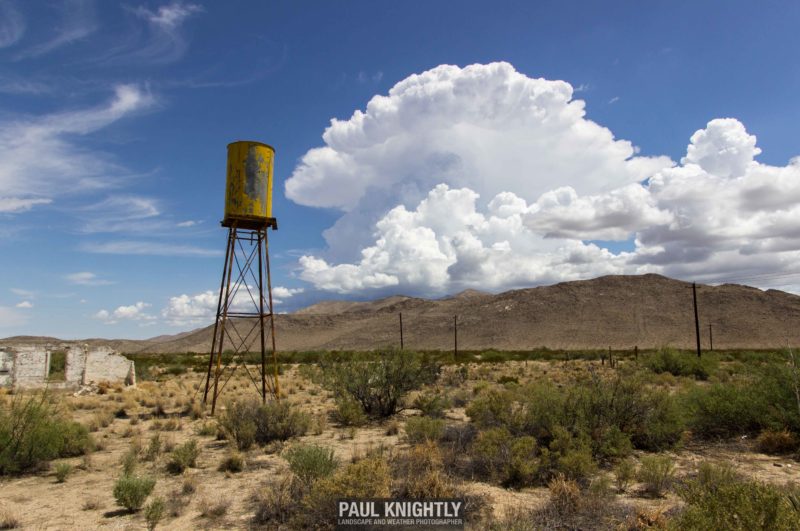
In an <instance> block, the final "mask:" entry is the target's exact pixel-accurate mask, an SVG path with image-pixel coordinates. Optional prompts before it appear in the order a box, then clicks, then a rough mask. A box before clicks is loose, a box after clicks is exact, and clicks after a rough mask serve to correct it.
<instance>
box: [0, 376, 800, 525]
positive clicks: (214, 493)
mask: <svg viewBox="0 0 800 531" xmlns="http://www.w3.org/2000/svg"><path fill="white" fill-rule="evenodd" d="M473 369H474V370H473V371H472V375H473V376H472V378H474V379H470V380H468V381H467V382H466V383H465V384H464V390H465V391H468V392H470V390H471V388H472V387H474V386H475V385H476V384H479V382H480V381H490V382H492V381H496V379H497V378H498V377H500V376H502V375H504V374H506V375H510V374H513V375H515V376H518V377H520V379H521V380H526V379H535V378H548V379H551V380H554V381H556V382H562V383H565V382H567V381H568V380H569V379H570V378H572V377H574V373H575V372H576V371H577V372H580V371H584V370H585V362H580V361H575V362H559V363H547V362H528V363H522V362H520V363H507V364H504V365H502V366H495V367H491V366H482V367H480V368H478V367H474V368H473ZM201 378H202V375H200V374H196V373H191V372H190V373H188V374H185V375H181V376H177V377H172V378H171V379H169V380H168V381H164V382H158V383H157V382H143V383H140V385H139V386H138V387H136V388H126V389H123V388H121V387H117V388H111V389H109V390H108V392H107V393H106V394H103V395H90V396H73V395H71V394H63V395H59V400H61V401H62V402H63V405H64V407H65V408H66V409H68V410H69V411H70V413H71V415H73V416H74V418H75V419H76V420H78V421H79V422H83V423H86V424H87V425H89V426H93V428H97V430H96V431H95V432H94V433H93V436H94V437H95V440H96V441H97V442H99V444H100V446H101V448H100V449H98V450H97V451H95V452H93V453H92V454H91V455H90V456H88V457H85V458H84V457H78V458H71V459H64V460H59V461H56V462H53V463H51V465H50V468H49V469H48V470H44V471H42V472H39V473H36V474H29V475H26V476H22V477H17V478H3V479H2V480H0V510H4V511H6V512H7V513H8V514H11V515H13V516H15V517H16V518H17V519H18V520H19V522H20V524H21V526H22V528H24V529H96V528H102V529H145V528H146V523H145V520H144V516H143V514H142V513H141V512H140V513H136V514H129V513H127V512H126V511H124V510H122V509H120V508H119V507H118V506H117V505H116V503H115V501H114V497H113V495H112V490H113V486H114V483H115V481H116V480H117V478H118V477H119V476H120V474H121V460H122V457H123V456H124V454H125V453H126V452H127V451H128V450H129V448H130V447H131V445H132V444H133V443H134V442H135V441H139V443H140V444H141V445H142V446H144V447H145V448H146V447H147V444H148V442H149V439H150V438H151V437H152V436H153V435H154V434H156V433H159V434H160V436H161V437H162V439H164V440H165V441H167V442H168V443H169V444H171V445H175V444H181V443H183V442H185V441H187V440H189V439H190V438H196V439H197V440H198V443H199V446H200V448H201V453H200V457H199V459H198V463H197V467H196V468H191V469H188V470H187V471H186V472H185V473H184V474H183V475H173V474H170V473H169V472H167V471H166V468H165V464H166V461H167V456H166V454H162V455H161V456H160V457H159V458H158V459H157V460H155V461H153V462H142V463H141V464H140V465H139V466H140V468H139V470H140V471H142V472H147V473H149V474H151V475H153V476H154V477H156V478H157V484H156V487H155V491H154V493H153V495H152V496H151V499H152V497H154V496H161V497H163V498H164V499H165V500H167V502H168V504H169V507H168V514H166V515H165V517H164V520H163V521H162V522H161V525H160V526H159V527H163V528H167V527H168V528H171V529H197V528H201V529H249V528H252V523H251V519H252V515H253V512H254V510H253V506H252V501H251V500H252V496H253V493H254V492H256V491H257V490H258V489H259V488H261V487H263V486H265V485H267V484H268V483H270V482H274V481H279V480H280V479H282V478H284V477H286V476H287V475H288V473H289V472H288V468H287V465H286V462H285V460H284V459H283V458H281V457H280V451H281V449H282V445H278V444H272V445H269V446H267V447H266V448H255V449H253V450H251V451H249V452H247V453H246V468H245V470H244V471H243V472H240V473H230V472H221V471H219V470H218V467H219V464H220V462H221V461H222V460H223V459H225V457H226V456H227V455H228V452H229V449H228V443H227V442H226V441H218V440H216V436H215V435H199V434H198V432H199V431H200V429H201V428H202V427H203V426H204V425H205V424H206V423H210V422H213V421H211V420H209V419H207V418H199V419H196V420H192V419H191V416H188V415H186V416H180V413H181V411H184V410H186V409H187V407H190V406H191V404H192V398H193V397H194V396H195V392H196V387H197V386H199V385H200V382H201ZM282 382H283V383H282V387H283V389H284V392H285V393H286V398H285V399H287V400H289V401H291V402H293V403H295V404H297V405H299V406H301V407H302V408H303V409H305V410H306V411H308V412H310V413H312V414H313V415H314V416H315V419H316V421H315V426H314V427H313V428H312V430H311V432H309V434H308V435H306V436H304V437H301V438H300V439H299V441H301V442H306V443H318V444H324V445H326V446H329V447H331V448H332V449H333V450H334V451H335V454H336V456H337V457H338V458H339V459H340V461H341V462H350V461H351V460H352V459H353V458H354V456H355V458H358V457H359V456H363V455H364V454H365V453H366V452H367V451H369V450H370V449H373V448H376V447H378V446H383V447H385V448H387V449H389V450H390V451H391V452H401V451H403V450H404V449H405V448H407V444H406V443H405V442H404V439H403V430H402V428H401V430H400V433H399V434H397V435H387V433H386V432H387V424H386V423H372V424H370V425H368V426H366V427H363V428H359V429H355V430H354V429H351V428H342V427H338V426H336V425H333V424H332V423H331V422H330V421H327V420H326V418H327V414H328V413H329V411H330V410H331V408H332V407H333V401H332V399H331V397H330V396H329V395H328V394H327V393H326V392H325V391H323V390H321V389H320V388H318V387H317V386H315V385H314V384H312V383H310V382H309V381H307V380H305V379H304V378H302V377H301V376H300V375H299V373H298V371H297V368H296V367H295V368H291V369H289V370H287V373H286V374H285V375H284V377H283V379H282ZM226 392H227V394H226V395H225V398H226V399H230V398H233V397H234V396H237V395H239V396H247V395H249V396H254V397H255V396H257V395H256V394H255V390H254V389H253V387H252V384H251V383H250V382H249V380H246V378H245V377H244V375H240V376H239V378H238V379H234V380H232V383H231V385H230V389H227V390H226ZM159 404H160V405H161V407H163V408H164V409H165V410H166V414H167V418H147V417H149V415H150V414H152V412H153V410H154V409H155V408H156V406H157V405H159ZM119 409H124V410H125V413H126V414H127V416H128V417H129V418H115V417H114V416H113V414H114V412H116V411H118V410H119ZM413 414H415V412H413V411H407V412H404V413H402V414H400V415H399V416H398V418H399V420H400V424H401V426H402V424H403V419H404V418H406V417H407V416H408V415H413ZM137 417H138V419H139V420H138V421H137V420H132V418H137ZM465 418H466V416H465V414H464V410H463V408H454V409H452V410H449V411H448V419H450V421H459V420H464V419H465ZM173 419H174V420H173ZM104 423H107V424H108V425H107V426H103V424H104ZM170 424H173V425H172V426H170ZM175 427H177V428H178V429H169V430H166V429H165V428H175ZM296 442H297V441H289V442H287V443H285V445H291V444H293V443H296ZM285 445H283V447H285ZM673 456H674V457H675V459H676V463H677V473H678V475H679V476H680V475H682V474H689V473H693V472H694V471H696V469H697V466H698V465H699V463H700V462H702V461H709V460H710V461H715V462H726V463H729V464H732V465H733V466H734V467H735V468H736V469H737V470H738V471H740V472H742V473H744V474H746V475H748V476H751V477H754V478H757V479H760V480H764V481H769V482H773V483H776V484H785V483H786V482H790V481H791V482H800V463H797V462H795V461H793V460H791V459H788V458H782V457H775V456H767V455H764V454H760V453H756V452H754V451H753V450H752V444H751V442H750V441H749V440H747V439H742V440H738V441H733V442H726V443H719V444H705V445H699V444H687V445H686V446H685V447H684V448H682V449H680V450H679V451H677V452H676V453H674V454H673ZM57 462H67V463H70V464H71V465H72V467H73V470H72V472H71V474H70V475H69V477H68V478H67V480H66V482H64V483H58V482H57V481H56V477H55V473H54V467H55V464H56V463H57ZM606 473H608V474H610V472H606ZM185 484H188V485H189V486H192V485H193V486H194V487H195V488H194V492H190V493H186V494H184V493H183V492H184V485H185ZM466 489H467V491H468V492H469V493H472V494H482V495H485V496H486V497H487V499H488V501H489V502H490V505H491V507H492V510H493V511H494V514H495V516H497V517H503V516H504V515H505V514H508V512H509V511H510V510H514V509H518V508H535V507H540V506H542V505H543V504H544V503H546V501H547V499H548V491H547V489H546V488H543V487H539V488H527V489H523V490H520V491H512V490H507V489H503V488H501V487H499V486H496V485H490V484H487V483H480V482H468V483H467V484H466ZM190 490H191V489H190ZM640 490H641V489H640V486H637V485H634V486H633V487H632V488H630V489H629V490H628V492H627V493H626V494H621V495H618V500H620V501H622V502H623V503H625V504H629V505H630V506H631V507H634V508H642V509H645V510H647V511H651V512H652V511H656V512H658V511H666V510H668V509H670V508H671V507H674V506H676V504H678V503H679V502H678V500H677V498H676V497H675V496H674V495H673V494H669V495H668V496H667V497H666V498H662V499H651V498H646V497H643V496H642V495H641V494H640ZM214 505H223V506H224V507H225V510H224V514H221V515H219V516H210V515H206V516H204V513H207V512H208V511H207V509H208V508H209V507H212V506H214Z"/></svg>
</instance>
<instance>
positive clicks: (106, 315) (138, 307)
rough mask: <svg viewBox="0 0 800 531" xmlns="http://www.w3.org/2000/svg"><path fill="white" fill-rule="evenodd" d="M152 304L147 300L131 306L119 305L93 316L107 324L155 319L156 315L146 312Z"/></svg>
mask: <svg viewBox="0 0 800 531" xmlns="http://www.w3.org/2000/svg"><path fill="white" fill-rule="evenodd" d="M150 306H151V305H150V304H148V303H146V302H142V301H139V302H136V303H134V304H131V305H129V306H118V307H117V308H116V309H115V310H113V311H108V310H100V311H98V312H97V313H95V314H94V315H93V317H94V318H95V319H99V320H101V321H103V322H105V323H106V324H117V323H118V322H120V321H153V320H155V319H156V316H155V315H151V314H149V313H147V312H146V309H147V308H149V307H150Z"/></svg>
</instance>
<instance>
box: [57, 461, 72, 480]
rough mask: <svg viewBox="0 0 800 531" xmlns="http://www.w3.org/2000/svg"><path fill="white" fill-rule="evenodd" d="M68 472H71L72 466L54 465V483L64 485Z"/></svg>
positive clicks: (64, 464)
mask: <svg viewBox="0 0 800 531" xmlns="http://www.w3.org/2000/svg"><path fill="white" fill-rule="evenodd" d="M70 472H72V465H70V464H69V463H58V464H57V465H56V481H57V482H59V483H64V482H65V481H66V480H67V477H68V476H69V474H70Z"/></svg>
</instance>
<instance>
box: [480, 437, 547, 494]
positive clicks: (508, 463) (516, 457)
mask: <svg viewBox="0 0 800 531" xmlns="http://www.w3.org/2000/svg"><path fill="white" fill-rule="evenodd" d="M537 449H538V446H537V444H536V439H535V438H534V437H530V436H522V437H514V436H512V435H511V433H510V432H509V431H508V430H507V429H506V428H490V429H488V430H486V431H482V432H480V433H478V436H477V437H476V438H475V441H474V442H473V443H472V448H471V452H470V454H471V456H472V460H473V463H474V466H475V468H476V470H477V471H478V473H479V474H481V475H483V476H484V477H487V478H489V479H491V480H493V481H497V482H498V483H500V484H501V485H503V486H506V487H525V486H529V485H532V484H533V483H534V482H535V480H536V479H537V474H538V472H539V460H538V459H537V453H538V452H537Z"/></svg>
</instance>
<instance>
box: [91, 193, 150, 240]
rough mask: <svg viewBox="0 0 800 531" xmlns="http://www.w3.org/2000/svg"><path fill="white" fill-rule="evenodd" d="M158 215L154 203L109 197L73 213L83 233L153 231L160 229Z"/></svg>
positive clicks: (145, 198) (134, 196)
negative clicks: (79, 221) (80, 221)
mask: <svg viewBox="0 0 800 531" xmlns="http://www.w3.org/2000/svg"><path fill="white" fill-rule="evenodd" d="M160 214H161V210H160V208H159V201H158V200H157V199H154V198H152V197H144V196H138V195H111V196H109V197H107V198H105V199H104V200H102V201H100V202H98V203H94V204H92V205H88V206H86V207H83V208H81V209H80V210H79V211H78V212H77V213H76V215H77V216H78V217H79V218H81V219H83V222H84V224H83V227H81V231H82V232H84V233H104V232H105V233H111V232H128V233H132V232H145V231H155V230H159V229H161V228H163V222H162V221H160V220H158V219H157V218H158V216H159V215H160Z"/></svg>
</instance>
